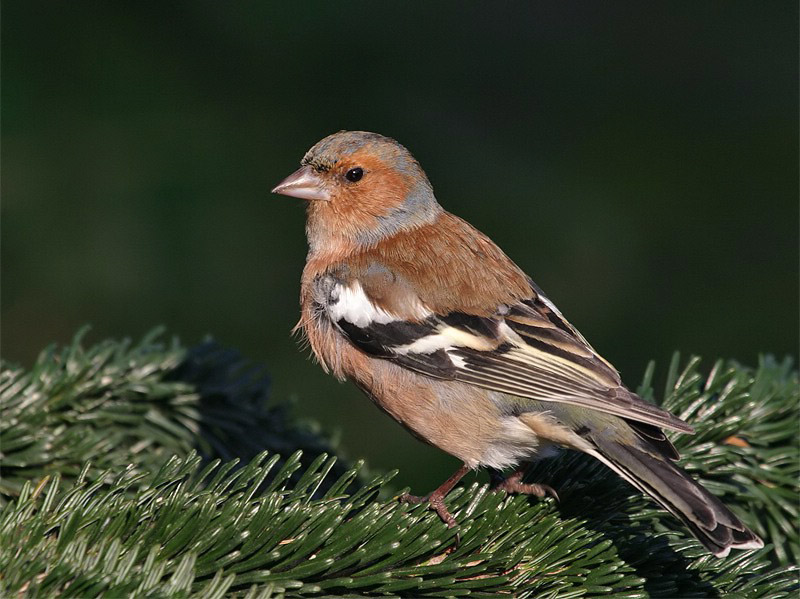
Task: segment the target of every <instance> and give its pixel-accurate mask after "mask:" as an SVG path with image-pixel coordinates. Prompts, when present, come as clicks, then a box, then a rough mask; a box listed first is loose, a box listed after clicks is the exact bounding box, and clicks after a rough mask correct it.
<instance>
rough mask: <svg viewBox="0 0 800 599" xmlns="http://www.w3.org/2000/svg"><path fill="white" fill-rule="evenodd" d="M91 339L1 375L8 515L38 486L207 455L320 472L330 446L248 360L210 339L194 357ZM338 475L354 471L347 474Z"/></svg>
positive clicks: (0, 465)
mask: <svg viewBox="0 0 800 599" xmlns="http://www.w3.org/2000/svg"><path fill="white" fill-rule="evenodd" d="M86 332H87V329H85V328H84V329H83V330H81V331H80V332H79V333H78V334H77V335H76V336H75V338H74V340H73V342H72V343H71V344H70V345H69V346H66V347H64V348H61V349H58V348H57V347H55V346H51V347H48V348H47V349H46V350H44V351H43V352H42V353H41V354H40V355H39V358H38V359H37V361H36V363H35V364H34V366H33V368H32V369H31V370H30V371H27V372H26V371H25V370H24V369H22V368H20V367H17V366H13V365H9V364H5V363H3V364H2V370H0V409H2V414H3V418H2V422H0V451H1V453H0V505H3V503H4V502H5V501H7V500H8V499H10V498H13V497H16V496H17V495H18V494H19V492H20V489H21V488H22V486H23V485H24V483H25V482H26V481H30V480H41V479H42V478H43V477H45V476H46V475H48V474H51V473H58V474H59V475H60V476H61V478H62V479H74V478H75V477H76V476H77V475H78V473H79V472H80V470H81V467H82V465H83V464H84V463H85V462H87V461H91V462H92V464H93V468H95V469H96V471H101V470H106V469H107V470H110V471H112V472H120V471H122V470H123V469H124V468H126V467H132V468H133V470H134V471H136V472H152V471H153V470H155V469H157V468H158V467H159V466H161V464H163V463H164V462H165V461H166V460H167V459H168V458H169V457H171V456H172V455H183V456H185V455H188V453H189V452H190V451H191V450H193V449H197V450H198V451H199V453H200V454H201V455H202V456H203V457H205V458H206V459H207V460H210V459H214V458H220V459H222V460H225V461H229V460H232V459H234V458H239V459H241V460H243V461H249V460H251V459H252V458H253V457H254V456H255V455H257V454H258V453H259V452H261V451H263V450H265V449H266V450H269V451H271V452H273V453H279V454H282V455H288V454H290V453H292V452H293V451H295V450H296V449H303V450H304V452H305V454H304V455H306V456H307V460H308V461H307V462H306V463H310V461H311V460H312V459H314V457H316V456H317V455H319V454H321V453H324V452H328V453H330V452H332V451H333V450H334V447H333V446H332V445H331V443H330V442H328V441H327V440H325V439H323V438H322V437H320V436H319V435H318V434H316V433H315V432H313V431H312V429H311V426H310V425H309V424H305V423H298V422H296V421H294V420H292V418H291V417H290V416H289V414H288V412H287V410H286V407H285V406H282V405H277V404H270V403H269V377H268V376H267V375H266V373H265V372H264V370H263V368H262V367H258V366H255V365H253V364H252V363H250V362H248V361H247V360H245V359H244V358H243V357H242V356H241V355H240V354H239V353H238V352H236V351H235V350H231V349H226V348H223V347H221V346H219V345H218V344H217V343H216V342H214V341H213V340H207V341H205V342H204V343H202V344H201V345H199V346H197V347H194V348H192V349H186V348H184V347H182V346H181V345H180V344H179V342H178V341H177V340H176V339H173V340H172V342H171V343H170V344H164V343H162V342H160V341H159V338H160V337H161V336H162V334H163V331H162V330H161V329H155V330H153V331H152V332H150V333H149V334H148V335H146V336H145V337H144V338H143V339H142V341H140V342H139V343H137V344H135V345H133V344H132V343H131V342H130V340H127V339H125V340H122V341H116V340H107V341H103V342H101V343H98V344H97V345H95V346H93V347H91V348H89V349H84V347H83V345H82V339H83V337H84V336H85V334H86ZM336 468H337V469H338V470H337V473H339V474H341V473H343V472H344V470H345V466H344V465H337V466H336Z"/></svg>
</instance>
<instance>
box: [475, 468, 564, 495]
mask: <svg viewBox="0 0 800 599" xmlns="http://www.w3.org/2000/svg"><path fill="white" fill-rule="evenodd" d="M524 475H525V468H524V467H522V468H519V469H518V470H516V471H514V472H513V473H512V474H510V475H508V476H507V477H505V478H504V477H503V475H502V474H500V472H499V471H497V470H492V471H491V472H490V474H489V476H490V477H491V479H492V490H495V491H505V492H506V493H522V494H524V495H536V497H547V496H550V497H552V498H554V499H555V500H556V501H558V500H559V499H558V493H556V491H555V489H553V487H551V486H549V485H542V484H536V483H524V482H522V477H523V476H524Z"/></svg>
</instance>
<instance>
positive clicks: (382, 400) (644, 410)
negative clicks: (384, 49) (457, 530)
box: [272, 131, 763, 556]
mask: <svg viewBox="0 0 800 599" xmlns="http://www.w3.org/2000/svg"><path fill="white" fill-rule="evenodd" d="M301 165H302V166H301V168H300V169H299V170H298V171H296V172H295V173H293V174H292V175H290V176H289V177H287V178H286V179H284V180H283V181H282V182H281V183H280V184H279V185H278V186H277V187H275V189H273V190H272V191H273V193H278V194H283V195H287V196H292V197H296V198H301V199H304V200H308V217H307V224H306V233H307V236H308V243H309V253H308V259H307V262H306V266H305V269H304V271H303V276H302V283H301V294H300V305H301V313H302V316H301V318H300V322H299V323H298V325H297V328H298V329H300V330H301V331H302V332H303V333H304V334H305V336H306V337H307V339H308V341H309V343H310V345H311V349H312V350H313V353H314V355H315V356H316V358H317V359H318V360H319V363H320V364H321V365H322V367H323V368H324V369H325V371H327V372H330V373H332V374H333V375H334V376H335V377H337V378H338V379H340V380H344V379H350V380H352V381H353V382H354V383H355V384H356V385H357V386H358V387H359V388H360V389H361V390H362V391H364V392H365V393H366V394H367V395H368V396H369V397H370V399H372V401H374V402H375V403H376V404H377V405H378V407H380V408H381V409H382V410H384V411H385V412H387V413H388V414H389V415H390V416H392V417H393V418H394V419H395V420H397V421H398V422H399V423H400V424H402V425H403V426H404V427H405V428H406V429H408V430H409V431H410V432H411V433H413V434H414V435H415V436H416V437H418V438H419V439H421V440H423V441H425V442H427V443H430V444H431V445H434V446H436V447H438V448H439V449H442V450H444V451H446V452H447V453H449V454H451V455H453V456H455V457H457V458H458V459H460V460H461V461H462V462H463V466H462V467H461V468H460V469H459V470H458V471H457V472H456V473H455V474H454V475H453V476H452V477H451V478H449V479H448V480H447V481H445V483H444V484H442V485H441V486H440V487H439V488H438V489H436V490H435V491H434V492H433V493H431V494H430V495H428V496H427V497H424V498H419V497H413V496H406V497H405V499H407V500H409V501H427V502H428V503H429V504H430V506H431V507H432V508H433V509H434V510H435V511H436V512H437V513H438V514H439V516H440V517H441V518H442V520H443V521H444V522H446V523H447V524H448V525H449V526H453V525H455V519H454V518H453V516H452V515H451V514H450V512H449V511H448V510H447V507H446V505H445V503H444V497H445V496H446V495H447V493H448V492H449V491H450V490H451V489H452V488H453V487H454V486H455V484H456V483H457V482H458V481H459V479H461V477H462V476H464V474H466V473H467V472H468V471H469V470H471V469H476V468H479V467H487V468H489V469H492V470H494V471H497V472H499V471H501V470H505V469H508V468H513V469H515V470H514V473H513V474H512V475H511V476H509V477H507V478H505V479H501V480H502V482H500V483H499V484H498V485H497V487H498V488H500V489H503V490H506V491H509V492H522V493H530V494H534V495H537V496H540V497H541V496H544V495H545V494H554V492H552V490H551V489H550V488H549V487H546V486H545V485H537V484H525V483H523V482H522V470H521V469H519V467H520V466H521V465H524V464H525V462H528V461H531V460H533V459H535V458H540V457H544V456H547V455H549V454H551V453H552V450H553V448H555V447H558V446H562V447H567V448H570V449H575V450H578V451H583V452H585V453H588V454H589V455H591V456H593V457H595V458H597V459H598V460H600V461H601V462H602V463H603V464H605V465H606V466H608V467H609V468H611V469H612V470H613V471H614V472H616V473H617V474H618V475H620V476H621V477H622V478H624V479H625V480H627V481H628V482H629V483H631V484H632V485H633V486H634V487H636V488H637V489H639V490H640V491H642V492H644V493H646V494H647V495H649V496H650V497H651V498H652V499H654V500H655V501H656V502H657V503H658V504H659V505H661V506H662V507H663V508H665V509H666V510H668V511H669V512H671V513H672V514H674V515H675V516H677V517H678V518H680V519H681V520H682V521H683V522H684V523H685V524H686V526H688V527H689V530H691V532H692V533H693V534H694V535H695V536H696V537H697V538H698V539H699V540H700V542H701V543H702V544H703V545H704V546H705V547H706V548H708V550H709V551H711V552H712V553H713V554H715V555H717V556H725V555H727V554H728V552H729V551H730V549H731V548H735V549H754V548H758V547H763V542H762V541H761V539H759V538H758V537H757V536H756V535H755V534H754V533H753V532H752V531H751V530H749V529H748V528H747V527H746V526H745V525H744V524H743V523H742V522H741V521H740V520H739V519H738V518H737V517H736V516H735V515H734V514H733V513H732V512H731V511H730V510H728V508H726V507H725V506H724V505H723V504H722V503H721V502H720V501H719V500H718V499H717V498H716V497H714V496H713V495H712V494H711V493H709V492H708V491H707V490H706V489H704V488H703V487H701V486H700V485H699V484H698V483H697V482H695V481H694V480H693V479H692V478H691V477H690V476H689V475H688V474H687V473H686V472H684V471H683V470H682V469H680V468H679V467H678V466H676V465H675V463H674V461H675V460H677V459H678V457H679V456H678V452H677V451H676V450H675V447H673V445H672V443H671V442H670V441H669V439H667V437H666V435H665V434H664V432H663V431H662V429H668V430H672V431H677V432H682V433H692V432H693V429H692V427H691V426H689V425H688V424H687V423H685V422H684V421H682V420H680V419H679V418H677V417H675V416H673V415H672V414H670V413H669V412H666V411H664V410H662V409H660V408H658V407H656V406H655V405H652V404H650V403H647V402H645V401H643V400H642V399H641V398H639V397H638V396H637V395H636V394H634V393H632V392H631V391H629V390H628V389H626V388H625V386H624V385H623V384H622V382H621V380H620V377H619V375H618V373H617V372H616V370H615V369H614V368H613V367H612V366H611V364H609V363H608V362H607V361H606V360H604V359H603V358H602V357H601V356H600V355H599V354H598V353H597V352H596V351H595V350H594V349H593V348H592V347H591V346H590V345H589V344H588V343H587V342H586V340H585V339H584V338H583V337H582V336H581V334H580V333H579V332H578V331H577V330H576V329H575V328H574V327H573V326H572V325H571V324H570V323H569V322H567V320H566V319H565V318H564V317H563V316H562V314H561V312H559V311H558V309H557V308H556V307H555V305H553V303H552V302H551V301H550V300H549V299H548V298H547V297H546V296H545V295H544V293H542V290H541V289H539V287H537V286H536V284H535V283H534V282H533V281H532V280H531V279H530V278H529V277H528V276H527V275H525V273H523V272H522V270H520V268H519V267H518V266H517V265H516V264H514V263H513V262H512V261H511V260H510V259H509V258H508V257H507V256H506V255H505V254H504V253H503V251H502V250H501V249H500V248H499V247H497V245H495V244H494V243H493V242H492V241H491V240H490V239H489V238H488V237H486V236H485V235H483V234H482V233H481V232H480V231H478V230H476V229H475V228H473V227H472V226H471V225H470V224H469V223H467V222H465V221H464V220H462V219H460V218H458V217H457V216H454V215H452V214H450V213H448V212H446V211H445V210H444V209H443V208H442V207H441V206H440V205H439V203H438V202H437V201H436V198H435V197H434V194H433V188H432V187H431V184H430V182H429V181H428V178H427V176H426V175H425V173H424V171H423V170H422V168H421V167H420V165H419V163H418V162H417V161H416V160H415V159H414V158H413V156H412V155H411V154H410V153H409V152H408V150H406V149H405V148H404V147H403V146H401V145H400V144H399V143H398V142H396V141H395V140H393V139H390V138H388V137H384V136H382V135H378V134H376V133H367V132H363V131H341V132H339V133H335V134H333V135H330V136H328V137H326V138H325V139H323V140H321V141H320V142H318V143H317V144H316V145H315V146H314V147H312V148H311V149H310V150H309V151H308V152H307V153H306V155H305V156H304V157H303V160H302V162H301Z"/></svg>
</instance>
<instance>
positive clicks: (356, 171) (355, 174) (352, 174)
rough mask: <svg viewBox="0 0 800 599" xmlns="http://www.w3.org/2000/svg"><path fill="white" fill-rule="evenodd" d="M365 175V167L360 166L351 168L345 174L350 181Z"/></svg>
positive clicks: (358, 179)
mask: <svg viewBox="0 0 800 599" xmlns="http://www.w3.org/2000/svg"><path fill="white" fill-rule="evenodd" d="M363 176H364V169H362V168H361V167H360V166H357V167H356V168H351V169H350V170H349V171H347V172H346V173H345V174H344V178H345V179H347V180H348V181H350V182H351V183H355V182H356V181H360V180H361V177H363Z"/></svg>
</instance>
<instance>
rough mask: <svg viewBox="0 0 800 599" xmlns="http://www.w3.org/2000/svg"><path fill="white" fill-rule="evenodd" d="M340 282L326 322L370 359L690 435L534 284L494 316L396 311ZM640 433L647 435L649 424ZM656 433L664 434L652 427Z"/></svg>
mask: <svg viewBox="0 0 800 599" xmlns="http://www.w3.org/2000/svg"><path fill="white" fill-rule="evenodd" d="M362 283H364V285H362ZM340 285H341V289H340V290H339V291H334V292H333V293H332V294H331V296H330V298H331V302H330V304H329V305H328V307H327V309H326V312H327V314H328V317H329V318H330V319H331V320H332V321H333V323H334V325H335V326H336V327H337V328H338V329H339V330H340V331H341V333H342V334H344V335H345V336H346V337H347V338H348V339H349V340H350V342H351V343H353V344H354V345H355V346H357V347H358V348H360V349H361V350H362V351H364V352H366V353H368V354H370V355H372V356H375V357H379V358H383V359H389V360H392V361H394V362H395V363H397V364H399V365H402V366H404V367H406V368H409V369H411V370H414V371H416V372H419V373H422V374H426V375H428V376H431V377H436V378H440V379H446V380H456V381H462V382H464V383H468V384H471V385H476V386H479V387H483V388H486V389H491V390H494V391H500V392H503V393H508V394H510V395H514V396H518V397H523V398H529V399H533V400H537V401H545V402H556V403H564V404H570V405H574V406H578V407H581V408H587V409H591V410H597V411H599V412H606V413H609V414H614V415H616V416H620V417H622V418H626V419H629V420H631V421H633V422H637V423H643V424H644V425H653V426H655V427H665V428H668V429H672V430H677V431H682V432H693V429H692V427H691V426H689V425H688V424H686V423H685V422H684V421H682V420H680V419H679V418H677V417H675V416H673V415H672V414H670V413H669V412H666V411H664V410H662V409H660V408H658V407H656V406H654V405H652V404H650V403H647V402H645V401H643V400H642V399H641V398H640V397H638V396H637V395H636V394H634V393H632V392H630V391H628V390H627V389H626V388H625V387H624V386H623V385H622V383H621V381H620V378H619V375H618V374H617V372H616V371H615V370H614V368H613V367H612V366H611V365H610V364H609V363H608V362H606V361H605V360H604V359H602V358H601V357H600V356H599V355H598V354H597V352H595V351H594V350H593V349H592V347H591V346H590V345H589V344H588V343H587V342H586V340H585V339H584V338H583V337H582V336H581V335H580V333H578V332H577V331H576V330H575V328H574V327H572V325H570V324H569V323H568V322H567V321H566V319H564V317H563V316H562V315H561V313H560V312H559V311H558V310H557V309H556V308H555V306H554V305H553V304H552V303H551V302H550V301H549V300H548V299H547V298H546V297H545V296H544V294H543V293H541V290H539V289H538V288H537V287H536V286H535V285H533V284H532V283H531V285H532V288H531V289H532V295H531V297H529V298H528V299H525V300H523V301H519V302H517V303H515V304H513V305H511V306H500V307H499V308H498V309H497V311H496V313H495V314H493V315H491V316H476V315H471V314H466V313H462V312H450V313H448V314H436V313H433V312H431V311H430V310H428V309H426V308H425V306H424V305H422V304H419V303H418V304H416V305H415V306H414V308H413V310H412V311H411V312H410V313H406V314H405V315H401V314H393V313H392V312H389V311H385V310H383V309H381V308H380V307H379V306H378V305H376V304H375V303H374V302H373V299H372V298H371V297H370V292H369V291H370V290H369V282H368V281H362V282H358V281H353V280H351V281H349V282H341V283H340ZM641 428H642V429H643V432H644V433H645V434H648V433H647V431H649V430H650V427H646V426H643V427H641ZM651 433H652V434H656V436H659V437H660V436H661V435H660V434H657V433H660V431H656V430H655V429H653V431H651Z"/></svg>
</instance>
